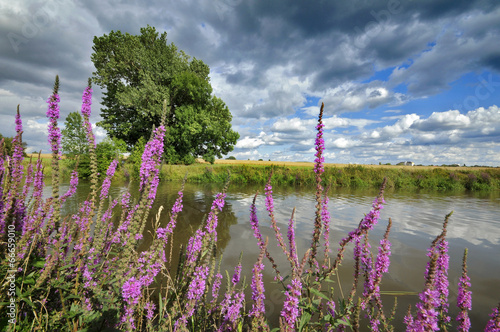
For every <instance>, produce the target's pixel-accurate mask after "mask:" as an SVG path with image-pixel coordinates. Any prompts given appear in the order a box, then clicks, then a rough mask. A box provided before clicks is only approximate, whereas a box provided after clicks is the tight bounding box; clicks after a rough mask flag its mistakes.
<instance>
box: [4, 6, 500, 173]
mask: <svg viewBox="0 0 500 332" xmlns="http://www.w3.org/2000/svg"><path fill="white" fill-rule="evenodd" d="M147 25H150V26H153V27H155V28H156V29H157V31H159V32H167V38H168V42H169V43H170V42H172V43H174V44H175V45H176V46H177V47H178V48H179V49H181V50H183V51H185V52H186V53H187V54H188V55H190V56H192V57H196V58H197V59H201V60H203V61H204V62H205V63H206V64H208V65H209V67H210V71H211V72H210V82H211V84H212V87H213V91H214V94H215V95H216V96H218V97H220V98H222V100H224V102H225V103H226V104H227V106H228V107H229V110H230V111H231V113H232V115H233V120H232V125H233V129H234V130H236V131H237V132H239V134H240V139H239V140H238V142H237V144H236V146H235V148H234V150H233V151H232V152H230V153H229V154H228V155H227V156H234V157H236V158H237V159H243V160H247V159H250V160H258V159H263V160H272V161H313V160H314V153H315V151H314V139H315V135H316V133H315V129H314V128H315V125H316V123H317V117H318V112H319V106H320V105H321V103H324V105H325V107H324V117H323V120H324V124H325V129H324V130H325V133H324V138H325V149H326V150H325V160H326V162H329V163H353V164H354V163H359V164H379V163H382V164H385V163H392V164H395V163H398V162H401V161H413V162H414V163H415V164H423V165H434V164H436V165H441V164H460V165H462V164H466V165H468V166H469V165H488V166H500V1H497V0H491V1H488V0H477V1H476V0H422V1H415V0H373V1H366V0H363V1H360V0H354V1H340V0H330V1H326V0H324V1H321V0H318V1H303V0H266V1H264V0H212V1H201V0H200V1H188V0H177V1H168V0H162V1H156V0H147V1H144V0H143V1H127V0H123V1H101V0H89V1H77V0H43V1H42V0H33V1H31V0H19V1H8V0H0V133H1V134H2V135H4V136H14V135H15V130H14V128H15V125H14V115H15V111H16V107H17V105H18V104H19V105H20V110H21V115H22V119H23V126H24V133H23V140H24V141H25V142H27V144H28V148H29V151H39V150H42V152H45V153H48V152H49V145H48V143H47V138H46V137H47V118H46V117H45V112H46V110H47V103H46V100H47V99H48V97H49V95H50V94H51V91H52V87H53V82H54V78H55V76H56V75H59V78H60V97H61V103H60V106H61V119H60V124H61V125H62V124H63V123H64V119H65V118H66V116H67V115H68V114H69V113H70V112H74V111H78V110H79V109H80V108H81V95H82V92H83V89H84V88H85V86H86V84H87V79H88V77H91V76H92V72H93V71H95V68H94V66H93V64H92V62H91V60H90V56H91V54H92V45H93V38H94V36H102V35H104V34H109V32H110V31H112V30H113V31H117V30H120V31H121V32H123V33H125V32H128V33H130V34H139V33H140V28H141V27H145V26H147ZM101 98H102V91H101V90H100V89H99V87H98V86H95V87H94V99H93V113H92V116H91V122H92V123H94V124H95V123H96V122H98V121H99V120H100V116H99V113H100V108H101V105H100V101H101ZM95 134H96V136H97V138H98V140H102V139H103V138H104V137H105V135H106V133H105V132H104V131H103V130H102V129H101V128H99V127H95ZM227 156H225V157H227Z"/></svg>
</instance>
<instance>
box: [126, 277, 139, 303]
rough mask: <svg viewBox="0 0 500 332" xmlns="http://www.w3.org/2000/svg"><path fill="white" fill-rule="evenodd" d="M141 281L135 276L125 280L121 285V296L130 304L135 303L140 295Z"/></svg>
mask: <svg viewBox="0 0 500 332" xmlns="http://www.w3.org/2000/svg"><path fill="white" fill-rule="evenodd" d="M141 286H142V285H141V282H140V281H139V280H136V279H135V277H132V278H130V279H129V280H127V281H125V283H124V284H123V287H122V297H123V298H124V299H125V301H127V303H128V304H129V305H130V304H137V303H138V302H139V299H140V297H141Z"/></svg>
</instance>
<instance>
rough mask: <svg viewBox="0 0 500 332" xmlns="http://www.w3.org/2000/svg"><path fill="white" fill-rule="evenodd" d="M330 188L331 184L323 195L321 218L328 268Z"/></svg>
mask: <svg viewBox="0 0 500 332" xmlns="http://www.w3.org/2000/svg"><path fill="white" fill-rule="evenodd" d="M328 189H330V186H328V188H326V191H325V195H324V196H323V202H322V204H323V206H322V209H321V220H322V221H323V229H324V235H323V239H324V240H325V261H324V264H323V265H324V267H323V268H325V269H326V264H327V260H328V255H329V254H330V212H329V211H328V203H329V198H328V195H327V193H328Z"/></svg>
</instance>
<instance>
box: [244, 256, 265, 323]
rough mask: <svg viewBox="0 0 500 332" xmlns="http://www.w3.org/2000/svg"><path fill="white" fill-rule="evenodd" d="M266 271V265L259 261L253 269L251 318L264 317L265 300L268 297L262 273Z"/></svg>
mask: <svg viewBox="0 0 500 332" xmlns="http://www.w3.org/2000/svg"><path fill="white" fill-rule="evenodd" d="M263 270H264V264H262V262H260V261H257V263H255V265H254V266H253V269H252V285H251V287H252V300H253V301H254V303H253V304H252V310H250V313H249V314H248V315H249V316H254V317H258V316H264V314H265V311H266V308H265V306H264V300H265V299H266V296H265V295H264V282H263V280H262V271H263Z"/></svg>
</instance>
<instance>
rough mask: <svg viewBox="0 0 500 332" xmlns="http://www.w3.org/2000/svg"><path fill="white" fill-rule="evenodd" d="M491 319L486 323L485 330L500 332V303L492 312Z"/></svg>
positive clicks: (485, 331)
mask: <svg viewBox="0 0 500 332" xmlns="http://www.w3.org/2000/svg"><path fill="white" fill-rule="evenodd" d="M490 317H491V319H490V320H489V321H488V324H486V328H485V329H484V332H500V304H499V305H498V307H496V308H494V309H493V312H492V313H491V314H490Z"/></svg>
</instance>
